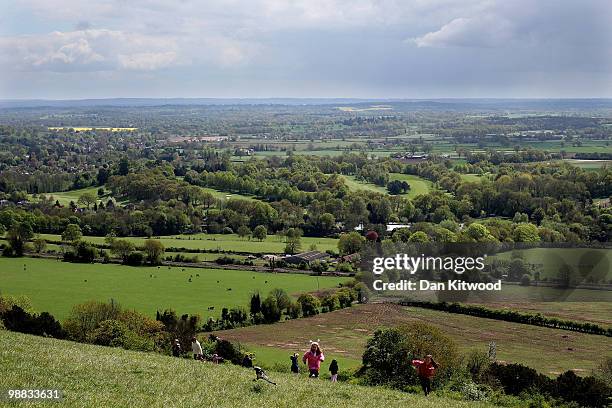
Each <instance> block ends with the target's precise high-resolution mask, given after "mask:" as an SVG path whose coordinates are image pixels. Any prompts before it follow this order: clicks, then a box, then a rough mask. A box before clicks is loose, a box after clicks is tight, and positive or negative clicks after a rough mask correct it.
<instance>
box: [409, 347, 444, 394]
mask: <svg viewBox="0 0 612 408" xmlns="http://www.w3.org/2000/svg"><path fill="white" fill-rule="evenodd" d="M411 363H412V365H413V366H414V367H415V368H416V370H417V375H418V376H419V381H420V382H421V387H422V388H423V392H424V393H425V395H426V396H427V395H429V393H430V392H431V380H432V379H433V376H434V374H435V372H436V368H438V363H436V362H435V361H434V359H433V357H432V356H431V354H428V355H426V356H425V358H424V359H423V360H419V359H414V360H412V362H411Z"/></svg>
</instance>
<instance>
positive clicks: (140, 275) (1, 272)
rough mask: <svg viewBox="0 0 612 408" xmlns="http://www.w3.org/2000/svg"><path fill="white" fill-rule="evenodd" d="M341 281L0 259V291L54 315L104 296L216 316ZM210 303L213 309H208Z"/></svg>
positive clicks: (139, 306) (149, 308)
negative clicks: (259, 299)
mask: <svg viewBox="0 0 612 408" xmlns="http://www.w3.org/2000/svg"><path fill="white" fill-rule="evenodd" d="M198 275H199V276H198ZM190 277H191V282H189V279H190ZM345 281H346V278H337V277H316V276H309V275H302V274H273V273H261V272H247V271H238V270H231V269H204V268H179V267H159V268H158V267H131V266H124V265H116V264H75V263H67V262H61V261H57V260H53V259H36V258H0V293H3V294H10V295H26V296H28V297H29V298H30V299H31V301H32V306H33V307H34V309H35V310H37V311H48V312H50V313H51V314H53V315H54V316H56V317H57V318H59V319H63V318H65V317H66V316H67V315H68V313H69V311H70V309H71V308H72V306H73V305H75V304H78V303H82V302H86V301H89V300H100V301H108V300H110V299H113V300H115V301H117V302H118V303H120V304H121V305H123V306H124V307H126V308H129V309H135V310H137V311H140V312H143V313H146V314H148V315H151V316H154V315H155V312H156V311H157V310H164V309H174V310H176V311H177V313H179V314H182V313H190V314H199V315H200V316H202V317H203V318H207V317H215V318H216V317H218V316H219V315H220V314H221V308H222V307H237V306H247V305H248V302H249V298H250V295H251V294H252V293H254V292H256V291H259V292H260V293H261V294H263V295H267V293H268V292H269V291H270V290H271V289H274V288H282V289H285V290H286V291H287V292H288V293H289V294H292V295H294V296H296V295H298V294H299V293H302V292H312V291H316V290H318V289H323V288H331V287H335V286H338V284H339V283H341V282H345ZM229 289H231V290H229ZM211 306H214V307H215V310H213V311H209V310H208V308H209V307H211Z"/></svg>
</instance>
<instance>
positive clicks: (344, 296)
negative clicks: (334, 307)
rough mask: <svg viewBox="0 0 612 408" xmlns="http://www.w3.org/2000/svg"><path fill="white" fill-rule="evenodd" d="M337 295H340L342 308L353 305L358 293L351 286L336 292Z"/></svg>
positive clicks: (339, 299)
mask: <svg viewBox="0 0 612 408" xmlns="http://www.w3.org/2000/svg"><path fill="white" fill-rule="evenodd" d="M336 296H338V301H339V302H340V307H341V308H345V307H351V306H352V305H353V301H355V300H357V294H356V293H355V292H354V291H353V290H351V289H349V288H343V289H340V290H339V291H337V292H336Z"/></svg>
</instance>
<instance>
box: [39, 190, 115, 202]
mask: <svg viewBox="0 0 612 408" xmlns="http://www.w3.org/2000/svg"><path fill="white" fill-rule="evenodd" d="M99 188H100V187H96V186H94V187H86V188H79V189H77V190H69V191H58V192H54V193H41V194H39V196H44V197H47V198H51V199H52V200H53V201H54V202H55V200H57V201H59V203H60V204H61V205H63V206H67V205H69V204H70V202H71V201H73V202H74V203H75V204H77V201H79V197H81V196H82V195H83V194H85V193H90V194H93V195H94V196H95V197H97V198H98V202H100V201H104V203H106V202H107V201H108V200H109V199H110V198H111V197H110V196H104V197H99V196H98V189H99Z"/></svg>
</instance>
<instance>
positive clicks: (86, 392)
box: [0, 330, 487, 408]
mask: <svg viewBox="0 0 612 408" xmlns="http://www.w3.org/2000/svg"><path fill="white" fill-rule="evenodd" d="M271 376H272V377H273V379H274V380H275V381H276V382H277V383H278V385H277V386H273V385H271V384H267V383H263V382H261V381H259V382H254V381H253V378H254V377H255V375H254V372H253V371H252V370H250V369H244V368H241V367H237V366H232V365H219V366H214V365H212V364H210V363H202V362H196V361H193V360H186V359H177V358H172V357H167V356H163V355H158V354H154V353H138V352H131V351H125V350H121V349H113V348H106V347H100V346H92V345H86V344H79V343H72V342H68V341H61V340H55V339H48V338H42V337H34V336H29V335H24V334H19V333H12V332H7V331H2V330H0V389H1V390H6V389H8V388H20V389H23V388H26V389H29V388H47V389H48V388H57V389H61V390H62V391H63V393H64V399H63V401H62V402H61V403H60V404H58V406H62V407H130V408H137V407H147V408H150V407H161V406H168V407H195V406H204V407H262V408H267V407H296V408H299V407H353V406H363V407H367V406H384V407H399V406H411V407H415V408H421V407H432V408H433V407H449V408H453V407H468V406H469V407H479V406H480V407H483V406H487V405H484V404H475V403H468V402H463V401H455V400H450V399H444V398H438V397H436V396H430V397H429V398H425V397H423V396H420V395H411V394H406V393H402V392H398V391H391V390H387V389H383V388H373V387H362V386H356V385H350V384H339V383H338V384H331V383H330V382H328V381H325V380H322V379H320V380H307V379H304V378H295V377H292V376H291V375H290V374H280V373H271ZM23 405H26V404H25V403H23ZM16 406H20V404H17V405H16Z"/></svg>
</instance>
